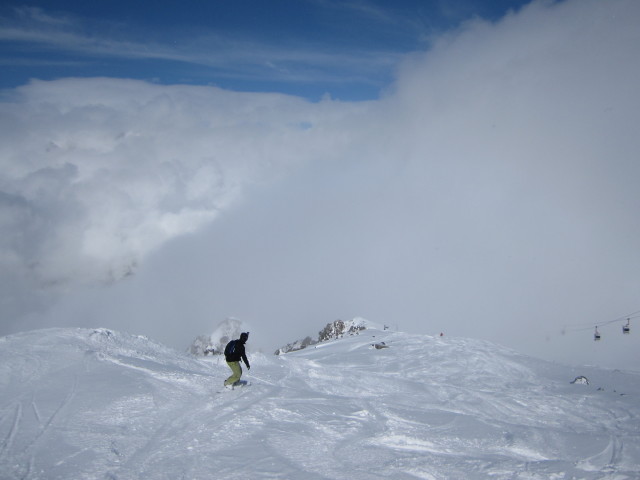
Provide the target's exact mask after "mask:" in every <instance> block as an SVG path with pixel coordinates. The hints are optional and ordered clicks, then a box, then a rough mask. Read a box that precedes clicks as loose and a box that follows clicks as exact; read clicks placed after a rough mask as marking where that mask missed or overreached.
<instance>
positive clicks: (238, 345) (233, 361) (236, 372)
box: [224, 332, 251, 388]
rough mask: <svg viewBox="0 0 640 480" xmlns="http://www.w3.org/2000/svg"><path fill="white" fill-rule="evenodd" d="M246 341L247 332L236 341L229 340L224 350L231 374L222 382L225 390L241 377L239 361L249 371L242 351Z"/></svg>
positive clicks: (247, 362)
mask: <svg viewBox="0 0 640 480" xmlns="http://www.w3.org/2000/svg"><path fill="white" fill-rule="evenodd" d="M248 339H249V332H246V333H245V332H242V333H241V334H240V338H239V339H238V340H231V341H230V342H229V343H227V346H226V347H225V349H224V357H225V359H226V360H227V365H229V368H230V369H231V372H232V374H231V376H230V377H229V378H227V379H226V380H225V381H224V386H225V387H227V388H233V384H235V383H237V382H238V381H240V377H241V376H242V367H241V366H240V360H241V359H242V360H243V361H244V364H245V365H246V366H247V370H251V366H250V365H249V360H247V355H246V353H245V351H244V344H245V343H247V340H248Z"/></svg>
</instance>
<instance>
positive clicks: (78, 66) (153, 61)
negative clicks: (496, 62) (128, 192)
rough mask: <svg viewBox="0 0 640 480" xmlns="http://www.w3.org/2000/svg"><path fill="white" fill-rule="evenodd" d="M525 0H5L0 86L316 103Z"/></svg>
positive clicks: (380, 77) (356, 94)
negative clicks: (214, 92)
mask: <svg viewBox="0 0 640 480" xmlns="http://www.w3.org/2000/svg"><path fill="white" fill-rule="evenodd" d="M524 3H525V2H523V1H522V0H488V1H487V0H483V1H471V0H454V1H445V0H398V1H393V2H391V1H379V0H378V1H373V0H347V1H340V0H289V1H284V0H237V1H221V0H212V1H205V0H198V1H189V2H176V1H154V2H150V1H135V2H130V1H126V2H124V1H103V0H100V1H91V2H87V1H68V0H67V1H31V2H16V1H5V2H3V5H2V7H0V64H1V65H2V69H3V74H2V76H1V78H0V87H3V88H11V87H16V86H19V85H22V84H25V83H27V82H28V81H29V80H30V79H32V78H37V79H43V80H52V79H57V78H63V77H94V76H103V77H113V78H132V79H140V80H147V81H152V82H157V83H161V84H191V85H215V86H219V87H222V88H225V89H231V90H237V91H259V92H281V93H288V94H294V95H299V96H304V97H306V98H309V99H312V100H317V99H319V98H321V97H322V96H323V95H324V94H326V93H328V94H329V95H331V97H332V98H339V99H342V100H362V99H372V98H377V97H378V96H379V94H380V92H381V91H382V90H384V89H385V87H387V86H388V85H389V83H390V82H391V81H392V79H393V76H394V71H395V67H396V65H397V64H398V62H399V61H400V60H401V59H402V58H403V55H405V54H407V53H410V52H414V51H422V50H426V49H427V48H428V47H429V45H430V42H431V41H432V40H433V39H434V38H435V37H436V36H438V35H439V34H441V33H442V32H444V31H448V30H451V29H455V28H457V27H458V26H459V25H461V24H462V23H463V22H465V21H466V20H469V19H470V18H475V17H480V18H483V19H487V20H490V21H494V20H497V19H499V18H501V17H502V16H504V15H505V13H507V12H508V11H509V10H518V9H519V8H520V7H521V6H522V5H523V4H524Z"/></svg>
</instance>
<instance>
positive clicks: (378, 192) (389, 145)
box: [0, 0, 640, 335]
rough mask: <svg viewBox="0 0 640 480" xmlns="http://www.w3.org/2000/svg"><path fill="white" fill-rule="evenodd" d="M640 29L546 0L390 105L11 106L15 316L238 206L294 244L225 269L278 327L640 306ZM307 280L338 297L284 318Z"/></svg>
mask: <svg viewBox="0 0 640 480" xmlns="http://www.w3.org/2000/svg"><path fill="white" fill-rule="evenodd" d="M639 20H640V5H638V4H637V3H636V2H631V1H624V0H621V1H609V2H598V1H567V2H562V3H558V4H554V3H550V2H534V3H532V4H531V5H529V6H527V7H525V8H524V9H522V10H521V11H520V12H517V13H512V14H510V15H508V16H507V17H505V18H504V19H502V20H501V21H499V22H496V23H488V22H484V21H481V20H476V21H473V22H470V23H467V24H465V25H463V26H461V28H460V29H459V30H457V31H455V32H450V33H449V34H447V35H446V36H444V37H442V38H441V39H439V40H438V41H437V42H436V43H435V44H434V46H433V48H432V49H430V50H429V51H428V52H425V53H417V54H415V55H412V56H410V57H408V58H407V59H406V61H405V62H404V63H403V65H402V67H401V68H400V70H399V71H398V74H397V80H396V83H395V84H394V85H393V87H392V88H390V89H389V90H388V91H387V92H385V93H384V95H383V96H382V97H381V98H380V99H379V100H377V101H372V102H362V103H349V102H336V101H332V100H331V99H329V98H327V99H325V100H323V101H320V102H318V103H311V102H308V101H305V100H302V99H299V98H296V97H291V96H284V95H275V94H248V93H234V92H229V91H224V90H220V89H216V88H213V87H192V86H161V85H153V84H149V83H144V82H138V81H129V80H118V79H108V78H99V79H62V80H58V81H54V82H37V81H36V82H32V83H31V84H29V85H26V86H24V87H21V88H19V89H17V90H15V91H12V92H6V93H5V97H4V101H3V103H2V104H1V105H0V112H1V115H0V119H1V120H0V121H1V122H2V130H1V132H2V133H0V135H1V136H2V141H1V142H0V145H1V146H0V149H1V153H0V161H1V162H2V173H0V192H1V193H0V208H1V212H2V214H1V216H0V230H1V231H2V232H3V235H2V237H1V238H2V239H1V240H0V242H1V243H0V252H2V257H1V258H0V263H1V266H2V272H3V273H2V276H3V278H2V283H3V285H6V288H3V292H5V293H4V295H3V297H4V298H2V300H1V301H2V305H3V310H5V311H7V312H9V314H11V315H12V316H13V318H16V319H17V318H19V317H20V314H21V313H23V312H24V311H27V310H28V309H29V308H32V306H33V298H32V295H33V293H32V292H34V291H37V290H40V291H43V292H51V291H53V290H52V289H55V291H57V292H59V291H60V290H62V289H66V290H67V291H69V290H70V289H71V290H72V289H73V288H75V286H78V285H84V284H93V283H95V282H98V283H102V282H112V281H114V280H118V279H121V278H123V277H126V276H127V275H129V274H130V273H133V272H135V271H136V270H137V269H139V268H141V267H140V266H141V265H142V268H144V261H145V258H147V256H148V255H150V254H152V253H158V255H160V254H161V252H162V249H163V248H164V246H165V245H167V242H170V241H172V240H174V239H176V238H179V237H180V236H183V235H185V234H197V233H198V232H201V231H203V228H204V227H205V226H209V225H211V222H213V221H214V220H215V219H216V218H218V217H219V216H220V214H221V213H225V212H228V213H229V215H233V214H234V213H236V211H240V212H245V213H244V215H246V218H248V219H251V221H252V222H253V225H259V226H261V227H262V230H261V231H258V232H255V233H256V237H262V236H265V235H266V236H267V237H269V238H271V239H272V242H271V245H275V244H279V245H280V246H279V247H273V248H272V249H271V250H269V249H268V248H267V249H266V250H265V245H264V244H261V243H260V242H259V241H258V240H247V241H246V243H244V244H243V250H242V251H238V252H237V253H236V254H230V255H228V257H227V259H226V260H225V259H217V263H216V265H217V266H218V267H219V268H220V272H221V273H220V275H221V276H224V275H225V272H226V271H227V270H228V269H239V270H244V271H245V272H246V273H247V276H245V277H244V282H243V284H242V288H244V289H246V292H247V298H250V299H251V300H246V303H247V305H245V307H244V311H243V312H241V313H244V314H245V315H248V316H253V317H254V318H255V317H257V316H258V315H262V316H263V317H264V318H265V321H266V320H270V321H276V319H278V318H280V319H281V318H287V317H289V318H294V317H295V318H300V316H301V315H303V313H304V310H305V308H306V309H309V306H310V305H312V306H314V307H317V308H315V311H317V312H318V315H319V316H320V315H323V316H325V319H326V320H327V321H329V320H332V319H333V318H326V315H330V313H329V312H330V311H336V313H335V314H333V315H335V316H339V315H341V313H340V311H342V312H345V311H349V310H350V309H352V308H353V309H354V310H355V309H357V307H358V305H360V306H363V305H366V308H368V309H371V311H373V312H374V316H375V315H379V317H382V318H374V320H383V319H384V317H386V316H388V315H391V314H393V313H394V312H396V313H397V314H400V315H404V316H406V317H407V318H416V319H418V318H419V319H421V320H420V321H421V322H423V323H424V319H425V318H439V319H443V318H457V319H459V323H457V327H455V328H454V330H458V332H456V333H460V334H467V335H476V334H480V333H481V332H482V331H486V330H487V328H488V329H489V330H491V329H495V330H502V331H504V329H505V325H506V324H507V323H508V322H511V320H513V319H514V318H516V319H518V323H519V324H522V323H527V324H530V325H537V326H536V328H538V327H539V325H538V324H536V322H540V321H541V320H540V319H549V324H548V326H549V328H551V326H552V323H553V322H556V323H557V322H558V319H559V318H562V319H565V318H567V317H568V316H570V315H576V316H578V317H580V318H584V316H585V315H590V317H589V318H594V319H595V320H597V319H598V318H601V316H604V317H605V319H608V315H610V314H611V308H620V310H619V311H616V312H615V313H623V312H624V311H627V310H628V311H632V310H637V291H638V287H639V286H640V281H639V280H638V279H637V272H638V267H639V266H640V257H639V254H638V250H637V240H636V239H637V238H639V235H640V224H639V222H638V220H637V215H636V212H637V211H639V209H640V195H639V194H638V193H637V179H638V178H640V165H639V164H638V162H637V152H638V150H639V147H640V145H639V142H640V140H639V139H638V137H637V135H635V134H634V126H635V125H637V124H638V112H640V108H639V107H640V105H639V103H640V99H639V98H638V95H637V93H636V88H637V85H638V84H639V83H640V62H638V60H637V50H638V46H640V33H639V32H638V30H637V24H638V21H639ZM258 185H260V188H258V189H257V190H260V189H266V191H268V192H269V193H268V194H266V195H261V194H260V195H258V194H257V195H255V196H254V195H253V194H252V192H254V191H257V190H256V188H257V186H258ZM270 185H271V187H269V186H270ZM269 188H272V190H271V191H269ZM261 191H264V190H261ZM255 198H260V200H261V202H262V203H261V204H260V205H253V206H252V204H251V203H250V202H251V201H253V199H255ZM247 212H249V213H247ZM248 224H251V222H249V221H248ZM270 225H271V226H274V225H278V227H277V229H275V227H274V231H271V232H266V231H267V230H269V228H270ZM245 233H247V232H245ZM228 235H229V236H230V237H233V236H234V232H228ZM237 235H239V234H237ZM249 236H250V235H249ZM352 242H356V243H357V245H358V247H357V248H356V247H353V246H351V247H349V245H350V244H351V243H352ZM222 243H224V242H222ZM210 248H211V250H215V249H216V245H211V247H210ZM309 252H314V253H313V255H316V256H317V255H318V254H317V252H322V255H320V257H321V259H316V260H311V259H310V257H309ZM227 253H229V251H227ZM262 254H269V255H270V257H271V258H273V260H272V261H269V262H267V266H266V267H265V268H267V269H271V270H272V273H273V274H274V275H273V276H274V277H275V278H276V280H274V281H273V283H272V284H271V285H268V286H267V287H265V286H264V284H262V285H259V284H258V281H257V280H255V281H253V280H252V278H255V279H258V278H259V279H260V280H264V279H263V278H262V275H264V274H261V273H260V272H256V271H255V263H251V262H250V261H249V260H248V259H251V258H255V256H257V255H262ZM199 255H202V252H200V253H199ZM207 255H211V256H214V257H215V256H216V253H215V252H209V253H207ZM243 261H244V262H246V263H245V264H243V263H242V262H243ZM169 263H170V262H169ZM303 268H306V271H307V272H310V273H309V274H310V275H312V276H313V277H314V279H315V280H314V284H315V285H317V286H318V288H323V289H324V290H325V294H324V295H323V304H322V305H317V306H316V305H315V303H316V302H317V300H315V299H314V298H308V299H307V298H299V299H297V300H296V302H293V304H292V305H291V306H290V307H288V308H285V309H283V307H282V306H281V305H280V304H281V303H282V302H281V301H280V300H279V299H274V300H273V304H271V305H270V304H269V300H268V296H269V294H271V296H272V297H273V294H274V292H276V291H278V290H286V289H287V288H289V287H291V285H289V284H288V283H287V282H291V283H296V281H295V279H296V278H299V276H300V275H302V273H301V272H302V271H303V270H302V269H303ZM282 269H284V271H285V272H288V274H284V275H283V274H282V271H278V272H276V270H282ZM335 272H341V275H336V274H335ZM276 273H277V274H276ZM336 277H337V278H336ZM213 283H214V284H216V286H217V287H218V288H219V289H220V290H221V291H225V289H231V288H237V287H238V285H235V284H233V283H231V284H227V285H225V284H224V283H223V282H220V284H219V285H218V284H217V283H216V281H215V280H214V281H213ZM299 284H300V283H299V282H297V285H299ZM294 287H295V285H294ZM294 290H295V288H294ZM296 292H297V293H298V295H303V296H304V292H298V291H297V290H296ZM376 292H377V293H376ZM380 292H386V295H381V294H380ZM316 294H317V291H314V292H309V294H308V295H309V297H312V296H315V295H316ZM229 296H231V294H229ZM345 297H346V298H348V299H349V300H345ZM634 301H635V302H636V303H635V304H633V302H634ZM252 302H253V304H252V305H251V303H252ZM276 303H277V304H276ZM229 309H231V306H229ZM213 310H214V311H215V310H218V311H220V313H221V314H223V312H224V310H225V302H224V300H221V301H220V302H219V303H218V304H217V305H216V307H215V308H213ZM270 312H271V313H270ZM470 312H471V314H470ZM227 314H228V315H235V316H238V312H237V311H229V312H228V313H227ZM354 314H363V315H366V314H367V312H362V311H359V312H354ZM465 318H466V320H465ZM478 318H481V321H478ZM140 322H142V323H141V324H140V325H139V327H140V329H141V330H144V329H145V328H146V325H145V324H144V321H143V320H140ZM315 325H316V323H314V327H315ZM420 325H421V324H420V323H419V322H417V323H416V325H415V326H414V327H415V328H420ZM423 326H424V325H423ZM556 326H557V325H556ZM16 328H17V327H16V326H15V325H14V327H13V329H16ZM507 328H508V327H507ZM514 328H515V327H514ZM197 333H201V332H197ZM511 333H512V334H513V335H516V333H515V332H511Z"/></svg>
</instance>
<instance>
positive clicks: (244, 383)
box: [218, 380, 251, 393]
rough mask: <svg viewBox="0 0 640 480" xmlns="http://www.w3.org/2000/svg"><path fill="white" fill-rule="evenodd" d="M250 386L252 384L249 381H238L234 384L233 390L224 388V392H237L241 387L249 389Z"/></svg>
mask: <svg viewBox="0 0 640 480" xmlns="http://www.w3.org/2000/svg"><path fill="white" fill-rule="evenodd" d="M249 385H251V382H249V381H248V380H238V381H237V382H236V383H234V384H233V385H232V388H227V387H224V388H223V389H222V391H227V392H230V391H232V390H235V389H236V388H239V387H248V386H249ZM218 393H220V392H218Z"/></svg>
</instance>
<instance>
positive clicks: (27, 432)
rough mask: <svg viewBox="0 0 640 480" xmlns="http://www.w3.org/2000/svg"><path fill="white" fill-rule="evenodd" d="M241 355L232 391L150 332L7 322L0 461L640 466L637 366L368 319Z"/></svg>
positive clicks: (322, 475) (627, 472)
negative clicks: (296, 343)
mask: <svg viewBox="0 0 640 480" xmlns="http://www.w3.org/2000/svg"><path fill="white" fill-rule="evenodd" d="M376 344H384V345H385V346H386V347H387V348H383V349H377V348H375V345H376ZM250 360H251V364H252V369H251V371H250V372H247V373H245V378H247V379H248V380H250V381H251V382H252V385H251V386H250V387H247V388H243V389H238V390H236V391H232V392H226V391H223V390H222V389H221V384H222V381H223V380H224V378H226V377H227V376H228V375H229V369H228V368H227V366H226V365H225V363H224V362H223V361H220V357H218V356H214V357H206V358H200V359H197V358H194V357H192V356H190V355H188V354H186V353H181V352H177V351H174V350H172V349H169V348H167V347H164V346H162V345H160V344H158V343H155V342H153V341H150V340H149V339H146V338H144V337H138V336H132V335H127V334H124V333H119V332H113V331H109V330H104V329H97V330H83V329H79V330H76V329H54V330H44V331H37V332H28V333H24V334H19V335H13V336H10V337H4V338H2V339H0V472H1V474H0V478H2V479H3V480H4V479H23V478H43V479H44V478H46V479H69V478H83V479H104V478H117V479H138V478H149V479H175V478H189V479H192V480H199V479H209V478H211V472H215V476H216V478H218V477H220V478H230V479H240V478H242V479H246V478H252V479H262V478H264V479H266V478H281V479H297V478H309V479H345V480H346V479H372V478H390V479H397V478H407V479H409V478H422V479H485V478H492V479H502V480H512V479H540V480H542V479H550V478H558V479H560V478H581V479H587V480H590V479H596V478H598V479H600V478H609V479H614V478H616V479H635V478H638V476H637V472H638V471H640V441H639V439H640V433H639V432H640V402H638V398H639V396H640V376H639V375H637V374H633V373H624V372H619V371H607V370H597V369H593V368H583V369H574V368H568V367H562V366H558V365H554V364H551V363H547V362H543V361H540V360H536V359H533V358H530V357H526V356H524V355H519V354H518V353H516V352H513V351H511V350H508V349H506V348H502V347H499V346H496V345H494V344H492V343H490V342H484V341H477V340H472V339H456V338H441V337H429V336H424V335H408V334H405V333H401V332H391V331H388V330H387V331H385V330H383V329H375V328H367V329H366V330H363V331H359V334H358V335H345V336H344V337H343V338H341V339H337V340H332V341H328V342H323V343H319V344H316V345H313V346H309V347H308V348H306V349H304V350H300V351H297V352H292V353H289V354H287V355H282V356H272V355H268V356H265V355H258V354H254V355H251V357H250ZM579 375H584V376H585V377H587V378H589V384H586V383H582V384H580V383H574V384H571V383H570V382H571V381H572V380H574V379H575V378H576V377H578V376H579ZM219 392H220V393H219Z"/></svg>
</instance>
